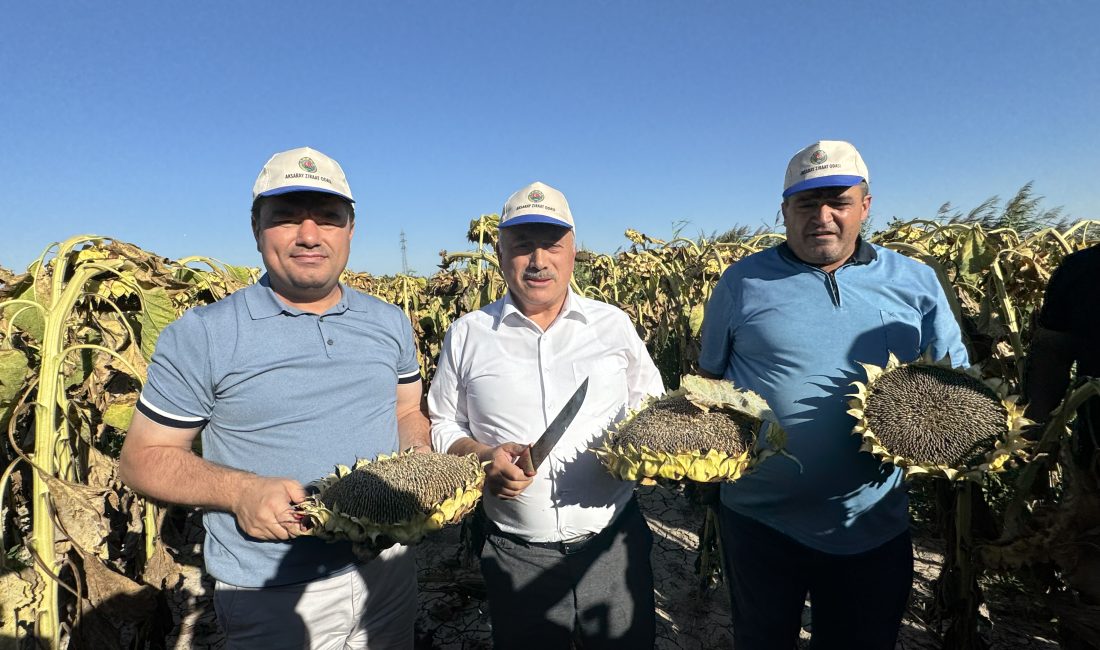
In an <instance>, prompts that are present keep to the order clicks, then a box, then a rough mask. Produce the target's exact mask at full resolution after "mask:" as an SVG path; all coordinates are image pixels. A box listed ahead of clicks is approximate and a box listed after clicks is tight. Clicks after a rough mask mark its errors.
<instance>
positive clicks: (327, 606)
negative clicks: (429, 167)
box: [120, 148, 430, 648]
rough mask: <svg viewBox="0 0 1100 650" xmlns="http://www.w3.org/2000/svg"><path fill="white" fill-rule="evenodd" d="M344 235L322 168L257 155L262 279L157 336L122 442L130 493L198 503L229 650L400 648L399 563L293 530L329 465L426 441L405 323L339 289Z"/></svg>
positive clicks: (331, 182) (408, 599) (349, 218)
mask: <svg viewBox="0 0 1100 650" xmlns="http://www.w3.org/2000/svg"><path fill="white" fill-rule="evenodd" d="M354 229H355V211H354V206H353V199H352V194H351V189H350V187H348V183H347V179H346V178H345V176H344V172H343V170H342V169H341V168H340V165H339V164H338V163H337V162H336V161H335V160H332V159H331V158H329V157H328V156H326V155H324V154H322V153H320V152H318V151H315V150H313V149H309V148H300V149H294V150H291V151H285V152H282V153H278V154H276V155H274V156H273V157H272V158H271V159H270V160H269V161H268V163H267V164H266V165H265V166H264V168H263V170H262V171H261V172H260V176H259V178H258V179H257V180H256V184H255V187H254V189H253V204H252V230H253V234H254V236H255V238H256V247H257V249H258V250H259V251H260V253H261V254H262V256H263V262H264V266H265V268H266V269H267V273H266V274H265V275H264V276H263V277H262V278H261V279H260V281H259V282H258V283H257V284H255V285H252V286H250V287H247V288H245V289H242V290H240V291H238V292H236V293H234V294H233V295H231V296H229V297H227V298H225V299H224V300H221V301H219V302H217V303H214V304H212V305H207V306H205V307H199V308H196V309H192V310H190V311H188V312H187V313H186V314H184V315H183V317H182V318H180V319H179V320H178V321H176V322H175V323H173V324H172V325H170V326H169V327H168V328H167V329H165V330H164V332H163V333H162V334H161V336H160V339H159V340H158V341H157V348H156V351H155V353H154V355H153V360H152V363H151V364H150V366H149V376H148V381H147V382H146V384H145V387H144V389H143V390H142V394H141V399H140V401H139V403H138V407H137V413H135V414H134V419H133V422H132V424H131V426H130V430H129V433H128V434H127V436H126V442H125V445H124V447H123V450H122V457H121V460H120V474H121V476H122V479H123V480H124V481H125V482H126V483H127V484H128V485H129V486H130V487H132V488H133V489H134V490H136V491H138V492H140V493H142V494H145V495H147V496H149V497H152V498H155V499H160V500H163V501H168V502H172V503H180V504H186V505H193V506H199V507H202V508H204V509H205V510H206V512H205V513H204V516H203V525H204V526H205V528H206V533H207V534H206V540H205V544H204V548H203V555H204V559H205V561H206V568H207V571H208V572H209V573H210V574H211V575H212V576H213V577H214V578H216V579H217V583H216V587H215V598H214V604H215V609H216V611H217V614H218V619H219V623H220V624H221V626H222V628H223V629H224V630H225V632H226V639H227V645H228V647H230V648H277V647H278V648H290V647H295V648H301V647H312V648H363V647H367V646H368V644H369V646H370V647H378V648H383V647H384V648H412V645H413V623H414V621H415V618H416V573H415V565H414V562H413V555H412V553H411V552H408V551H407V549H406V547H403V546H395V547H393V548H391V549H388V550H387V551H385V552H383V553H382V555H380V556H379V557H377V558H376V559H374V560H371V561H370V562H367V563H365V564H360V563H358V562H357V561H356V558H355V556H354V555H353V553H352V551H351V547H350V545H348V544H327V543H325V542H322V541H319V540H317V539H316V538H313V537H299V534H300V533H301V532H302V530H301V528H300V527H299V526H298V522H297V519H296V518H295V516H294V511H293V505H294V504H295V503H298V502H300V501H301V500H302V499H304V498H305V493H304V491H303V487H302V486H303V484H305V483H308V482H310V481H312V480H315V479H317V478H320V477H322V476H325V475H327V474H329V473H331V472H332V471H333V467H334V466H335V465H337V464H345V465H350V464H351V463H353V462H354V461H355V459H356V458H372V457H374V456H377V455H378V454H380V453H392V452H394V451H396V450H398V449H404V448H409V447H414V448H419V449H421V450H428V449H430V446H429V445H430V437H429V426H428V421H427V418H426V417H425V416H424V414H423V413H422V412H421V411H420V401H421V393H422V389H421V383H420V371H419V366H418V364H417V359H416V348H415V346H414V344H413V338H412V328H411V325H410V323H409V321H408V319H407V318H406V317H405V315H404V314H403V313H402V312H401V311H400V310H399V309H398V308H396V307H394V306H392V305H389V304H386V303H384V302H382V301H380V300H377V299H375V298H373V297H370V296H366V295H364V294H361V293H358V292H356V291H354V290H352V289H350V288H348V287H346V286H344V285H342V284H340V283H339V276H340V273H341V271H343V270H344V266H345V265H346V264H347V260H348V253H349V250H350V245H351V238H352V233H353V231H354ZM200 432H201V434H202V450H203V455H202V456H201V457H200V456H197V455H195V454H193V453H192V452H191V443H192V441H193V440H194V438H195V436H196V435H198V434H199V433H200Z"/></svg>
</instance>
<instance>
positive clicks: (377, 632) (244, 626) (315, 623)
mask: <svg viewBox="0 0 1100 650" xmlns="http://www.w3.org/2000/svg"><path fill="white" fill-rule="evenodd" d="M416 602H417V598H416V561H415V555H414V553H413V551H412V550H410V549H409V548H408V547H406V546H401V545H396V546H393V547H391V548H388V549H386V550H385V551H383V552H382V554H381V555H379V556H378V557H377V558H375V559H373V560H371V561H369V562H367V563H365V564H361V565H359V567H358V568H357V569H355V570H352V571H348V572H346V573H341V574H339V575H335V576H330V577H328V578H323V579H321V580H314V581H311V582H304V583H299V584H293V585H283V586H277V587H259V588H249V587H235V586H233V585H228V584H225V583H224V582H221V581H218V582H217V583H216V584H215V587H214V609H215V612H216V613H217V615H218V622H219V623H220V624H221V626H222V629H223V630H224V631H225V637H226V646H225V647H226V648H229V649H230V650H237V649H242V650H245V649H247V650H252V649H257V650H258V649H260V648H263V649H265V650H267V649H275V648H288V649H290V648H294V649H298V648H309V649H310V650H350V649H353V648H355V649H358V648H370V649H372V650H389V649H390V648H393V649H394V650H398V649H400V650H411V648H412V647H413V624H414V623H415V622H416Z"/></svg>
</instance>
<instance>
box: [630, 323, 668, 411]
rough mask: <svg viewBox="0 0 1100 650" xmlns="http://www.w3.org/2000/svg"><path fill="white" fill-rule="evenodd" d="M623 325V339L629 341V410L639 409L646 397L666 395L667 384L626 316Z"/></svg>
mask: <svg viewBox="0 0 1100 650" xmlns="http://www.w3.org/2000/svg"><path fill="white" fill-rule="evenodd" d="M621 323H622V324H621V326H622V328H623V339H624V340H625V341H627V345H626V351H627V368H626V384H627V408H631V409H637V408H638V407H639V406H641V404H642V402H643V401H644V400H645V398H646V397H649V396H651V395H653V396H657V395H662V394H664V392H665V384H664V381H663V380H662V379H661V373H660V371H659V370H657V366H656V364H654V363H653V357H651V356H650V354H649V350H647V349H646V347H645V342H643V341H642V339H641V337H639V336H638V332H637V331H636V330H635V329H634V325H633V323H631V322H630V319H629V318H628V317H627V316H626V314H623V315H622V321H621Z"/></svg>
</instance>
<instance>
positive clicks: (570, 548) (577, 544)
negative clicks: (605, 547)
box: [558, 533, 596, 555]
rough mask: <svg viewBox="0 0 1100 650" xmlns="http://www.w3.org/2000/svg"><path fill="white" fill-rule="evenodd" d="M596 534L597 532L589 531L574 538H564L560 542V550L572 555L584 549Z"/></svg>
mask: <svg viewBox="0 0 1100 650" xmlns="http://www.w3.org/2000/svg"><path fill="white" fill-rule="evenodd" d="M595 536H596V534H595V533H588V534H587V535H581V536H580V537H574V538H573V539H569V540H562V541H560V542H558V545H559V550H560V551H561V552H562V553H563V554H565V555H571V554H573V553H576V552H578V551H580V550H581V549H583V548H584V547H585V545H587V544H588V542H591V541H592V539H593V538H594V537H595Z"/></svg>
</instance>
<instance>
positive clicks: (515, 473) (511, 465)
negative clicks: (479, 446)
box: [485, 442, 535, 499]
mask: <svg viewBox="0 0 1100 650" xmlns="http://www.w3.org/2000/svg"><path fill="white" fill-rule="evenodd" d="M522 456H527V457H528V458H530V457H531V448H530V447H529V446H528V445H521V444H519V443H518V442H506V443H504V444H502V445H498V446H497V447H494V448H493V449H492V452H491V453H490V455H489V457H488V458H485V460H488V461H490V463H489V466H488V467H486V468H485V485H486V486H487V487H488V488H489V494H492V495H494V496H497V497H500V498H501V499H514V498H516V497H518V496H519V495H520V493H522V492H523V491H524V490H525V489H527V486H528V485H530V484H531V480H532V479H531V477H533V476H534V475H535V473H534V472H531V473H530V474H528V473H526V472H524V471H523V470H522V469H520V468H519V466H518V465H517V464H516V460H517V459H518V458H519V457H522ZM521 464H525V463H521Z"/></svg>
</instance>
